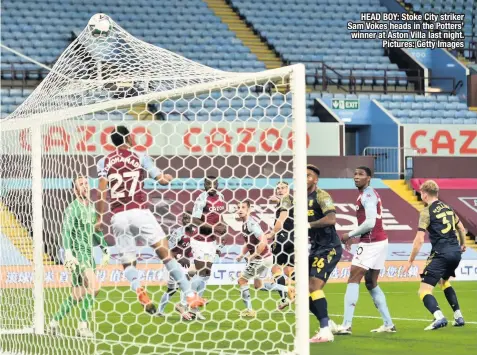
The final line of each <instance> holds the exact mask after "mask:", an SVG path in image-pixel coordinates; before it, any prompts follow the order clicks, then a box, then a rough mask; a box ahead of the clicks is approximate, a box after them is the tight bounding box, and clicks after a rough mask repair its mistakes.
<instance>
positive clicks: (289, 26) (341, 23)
mask: <svg viewBox="0 0 477 355" xmlns="http://www.w3.org/2000/svg"><path fill="white" fill-rule="evenodd" d="M230 2H231V4H232V6H234V8H235V9H236V10H237V11H238V12H239V13H240V14H241V15H242V16H243V17H244V18H245V19H246V21H247V22H248V23H249V24H250V25H252V26H253V27H254V28H255V30H257V31H258V32H259V33H260V35H261V36H262V37H264V38H265V39H266V40H267V42H268V43H269V44H270V45H271V46H273V47H274V48H275V50H276V51H277V52H278V53H279V54H280V55H281V56H282V59H283V60H284V61H286V62H290V63H297V62H304V63H305V64H306V65H307V74H308V77H307V84H309V85H313V84H315V78H313V74H315V71H316V70H317V69H321V68H322V63H323V62H324V63H325V64H326V65H328V66H330V67H332V68H333V69H335V70H336V72H332V71H330V72H329V75H330V76H331V77H333V76H334V77H335V78H336V79H340V81H341V84H343V85H347V84H348V83H349V79H348V78H341V76H348V77H349V76H350V75H353V76H354V77H356V80H357V83H356V84H357V85H362V84H364V85H369V86H373V85H378V86H382V85H384V78H383V77H384V76H385V75H386V76H387V77H389V79H388V82H387V84H388V85H391V86H407V85H408V84H409V82H408V78H407V76H406V72H405V71H402V70H400V69H399V68H398V66H397V65H396V64H395V63H391V61H390V59H389V57H387V56H385V53H384V49H383V48H382V45H381V41H379V40H366V41H363V40H360V41H356V40H352V39H351V37H350V32H349V31H348V30H347V28H346V24H347V22H348V21H353V20H355V21H359V19H360V15H359V14H360V13H361V12H385V11H387V9H386V8H385V7H383V6H381V5H380V2H379V0H264V1H255V0H230Z"/></svg>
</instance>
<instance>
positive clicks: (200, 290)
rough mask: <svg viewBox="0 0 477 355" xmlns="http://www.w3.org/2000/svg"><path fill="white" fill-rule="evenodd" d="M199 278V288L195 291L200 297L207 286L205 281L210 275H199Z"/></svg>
mask: <svg viewBox="0 0 477 355" xmlns="http://www.w3.org/2000/svg"><path fill="white" fill-rule="evenodd" d="M199 278H200V284H199V288H198V289H197V293H198V294H199V296H200V297H202V296H203V295H204V292H205V288H206V286H207V282H208V281H209V279H210V276H199Z"/></svg>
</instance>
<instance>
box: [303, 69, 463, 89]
mask: <svg viewBox="0 0 477 355" xmlns="http://www.w3.org/2000/svg"><path fill="white" fill-rule="evenodd" d="M303 63H304V64H305V65H306V64H314V65H317V64H319V65H320V67H319V68H316V69H315V73H314V74H309V72H308V73H307V74H306V76H307V78H313V79H314V82H313V84H312V85H313V87H314V88H315V89H316V88H317V87H319V88H320V87H321V90H323V91H326V90H327V89H328V86H330V85H335V86H337V87H338V88H339V89H342V90H343V91H345V92H348V93H358V92H374V93H380V92H383V93H385V94H387V93H388V92H392V93H417V94H425V93H426V92H425V86H424V82H425V80H428V82H429V86H432V82H433V81H448V82H449V83H451V84H452V90H449V91H441V92H440V93H442V94H451V95H455V93H456V92H457V91H458V89H459V88H460V86H459V83H458V82H456V79H455V78H454V77H432V78H431V77H426V76H425V75H424V73H423V71H422V70H421V71H420V70H416V69H376V70H373V69H369V68H365V67H362V68H355V69H340V68H334V67H331V66H330V65H328V64H326V63H325V62H323V61H303ZM360 71H375V72H380V73H382V75H362V74H361V73H359V72H360ZM396 71H401V72H406V74H407V75H406V76H396V75H394V74H389V73H390V72H396ZM403 80H405V81H406V85H399V83H398V82H399V81H403ZM366 81H368V83H367V82H366ZM307 82H309V81H307ZM409 84H413V85H414V90H412V89H409ZM401 86H402V87H404V88H405V89H403V90H399V89H398V88H399V87H401ZM391 87H394V90H392V91H390V90H389V88H391ZM369 88H371V90H370V89H369Z"/></svg>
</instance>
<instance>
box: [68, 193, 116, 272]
mask: <svg viewBox="0 0 477 355" xmlns="http://www.w3.org/2000/svg"><path fill="white" fill-rule="evenodd" d="M95 223H96V209H95V208H94V205H93V204H92V203H88V205H84V204H83V203H82V202H80V201H79V200H78V199H76V200H74V201H73V202H71V203H70V205H69V206H68V207H67V208H66V210H65V215H64V219H63V247H64V248H65V250H67V249H69V250H71V253H72V254H73V256H74V257H76V258H77V259H78V261H79V262H80V263H82V264H91V263H94V259H93V247H94V246H97V245H101V246H103V247H107V244H106V241H105V239H104V235H103V233H101V232H96V231H95V229H94V225H95Z"/></svg>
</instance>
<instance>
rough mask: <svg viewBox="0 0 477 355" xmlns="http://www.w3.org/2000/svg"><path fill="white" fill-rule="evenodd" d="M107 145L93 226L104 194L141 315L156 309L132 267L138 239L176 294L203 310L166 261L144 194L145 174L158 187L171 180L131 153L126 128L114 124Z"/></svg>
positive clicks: (100, 168)
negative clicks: (108, 150) (169, 278)
mask: <svg viewBox="0 0 477 355" xmlns="http://www.w3.org/2000/svg"><path fill="white" fill-rule="evenodd" d="M111 141H112V143H113V144H114V145H115V146H116V150H115V151H113V152H111V153H109V154H108V155H107V156H105V157H104V158H102V159H101V160H100V161H99V162H98V166H97V168H98V176H99V193H100V200H99V201H98V205H97V206H98V222H97V225H96V228H97V229H98V230H99V229H100V228H101V227H102V225H103V218H104V216H105V214H106V212H107V210H106V207H107V203H106V201H107V192H108V190H109V192H110V204H109V207H110V210H111V212H112V213H113V217H112V218H111V225H112V229H113V235H114V238H115V240H116V246H117V248H118V249H119V254H120V257H121V263H122V265H123V268H124V276H125V277H126V278H127V279H128V280H129V282H130V283H131V289H132V290H133V291H135V292H136V294H137V297H138V300H139V302H140V303H141V304H142V305H143V306H144V309H145V311H146V312H148V313H150V314H155V313H156V307H155V306H154V305H153V304H152V302H151V300H150V299H149V296H148V294H147V292H146V291H145V290H144V288H143V287H141V284H140V281H139V277H138V271H137V269H136V262H137V261H136V243H137V242H139V241H142V242H144V244H146V245H149V246H150V247H152V248H153V249H154V250H155V252H156V254H157V256H158V257H159V259H161V260H162V261H163V262H164V265H165V266H166V269H167V271H168V272H169V274H170V275H171V276H172V277H173V278H174V280H176V281H177V282H178V283H179V287H180V288H181V291H182V292H185V294H186V295H187V302H188V304H189V306H191V307H201V306H203V305H204V304H205V301H204V300H203V299H202V298H200V297H199V296H197V294H196V293H194V292H193V291H192V289H191V285H190V282H189V280H188V278H187V277H186V275H185V273H184V271H183V269H182V267H181V266H180V265H179V263H178V262H177V260H176V259H173V258H172V257H171V254H170V251H169V246H168V241H167V238H166V235H165V233H164V231H163V229H162V228H161V226H160V225H159V223H158V222H157V220H156V218H155V217H154V215H153V214H152V212H151V211H150V210H149V208H148V201H147V194H146V192H145V191H144V182H145V180H146V178H147V176H149V177H150V178H152V179H155V180H156V181H157V182H159V184H161V185H167V184H169V182H170V181H171V180H172V176H171V175H169V174H165V173H163V172H162V171H161V170H160V169H158V168H157V167H156V166H155V164H154V162H153V160H152V159H151V157H149V156H148V155H145V154H140V153H138V152H136V151H134V150H133V147H132V140H131V137H130V134H129V130H128V129H127V127H125V126H117V127H116V128H115V129H114V130H113V131H112V132H111Z"/></svg>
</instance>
